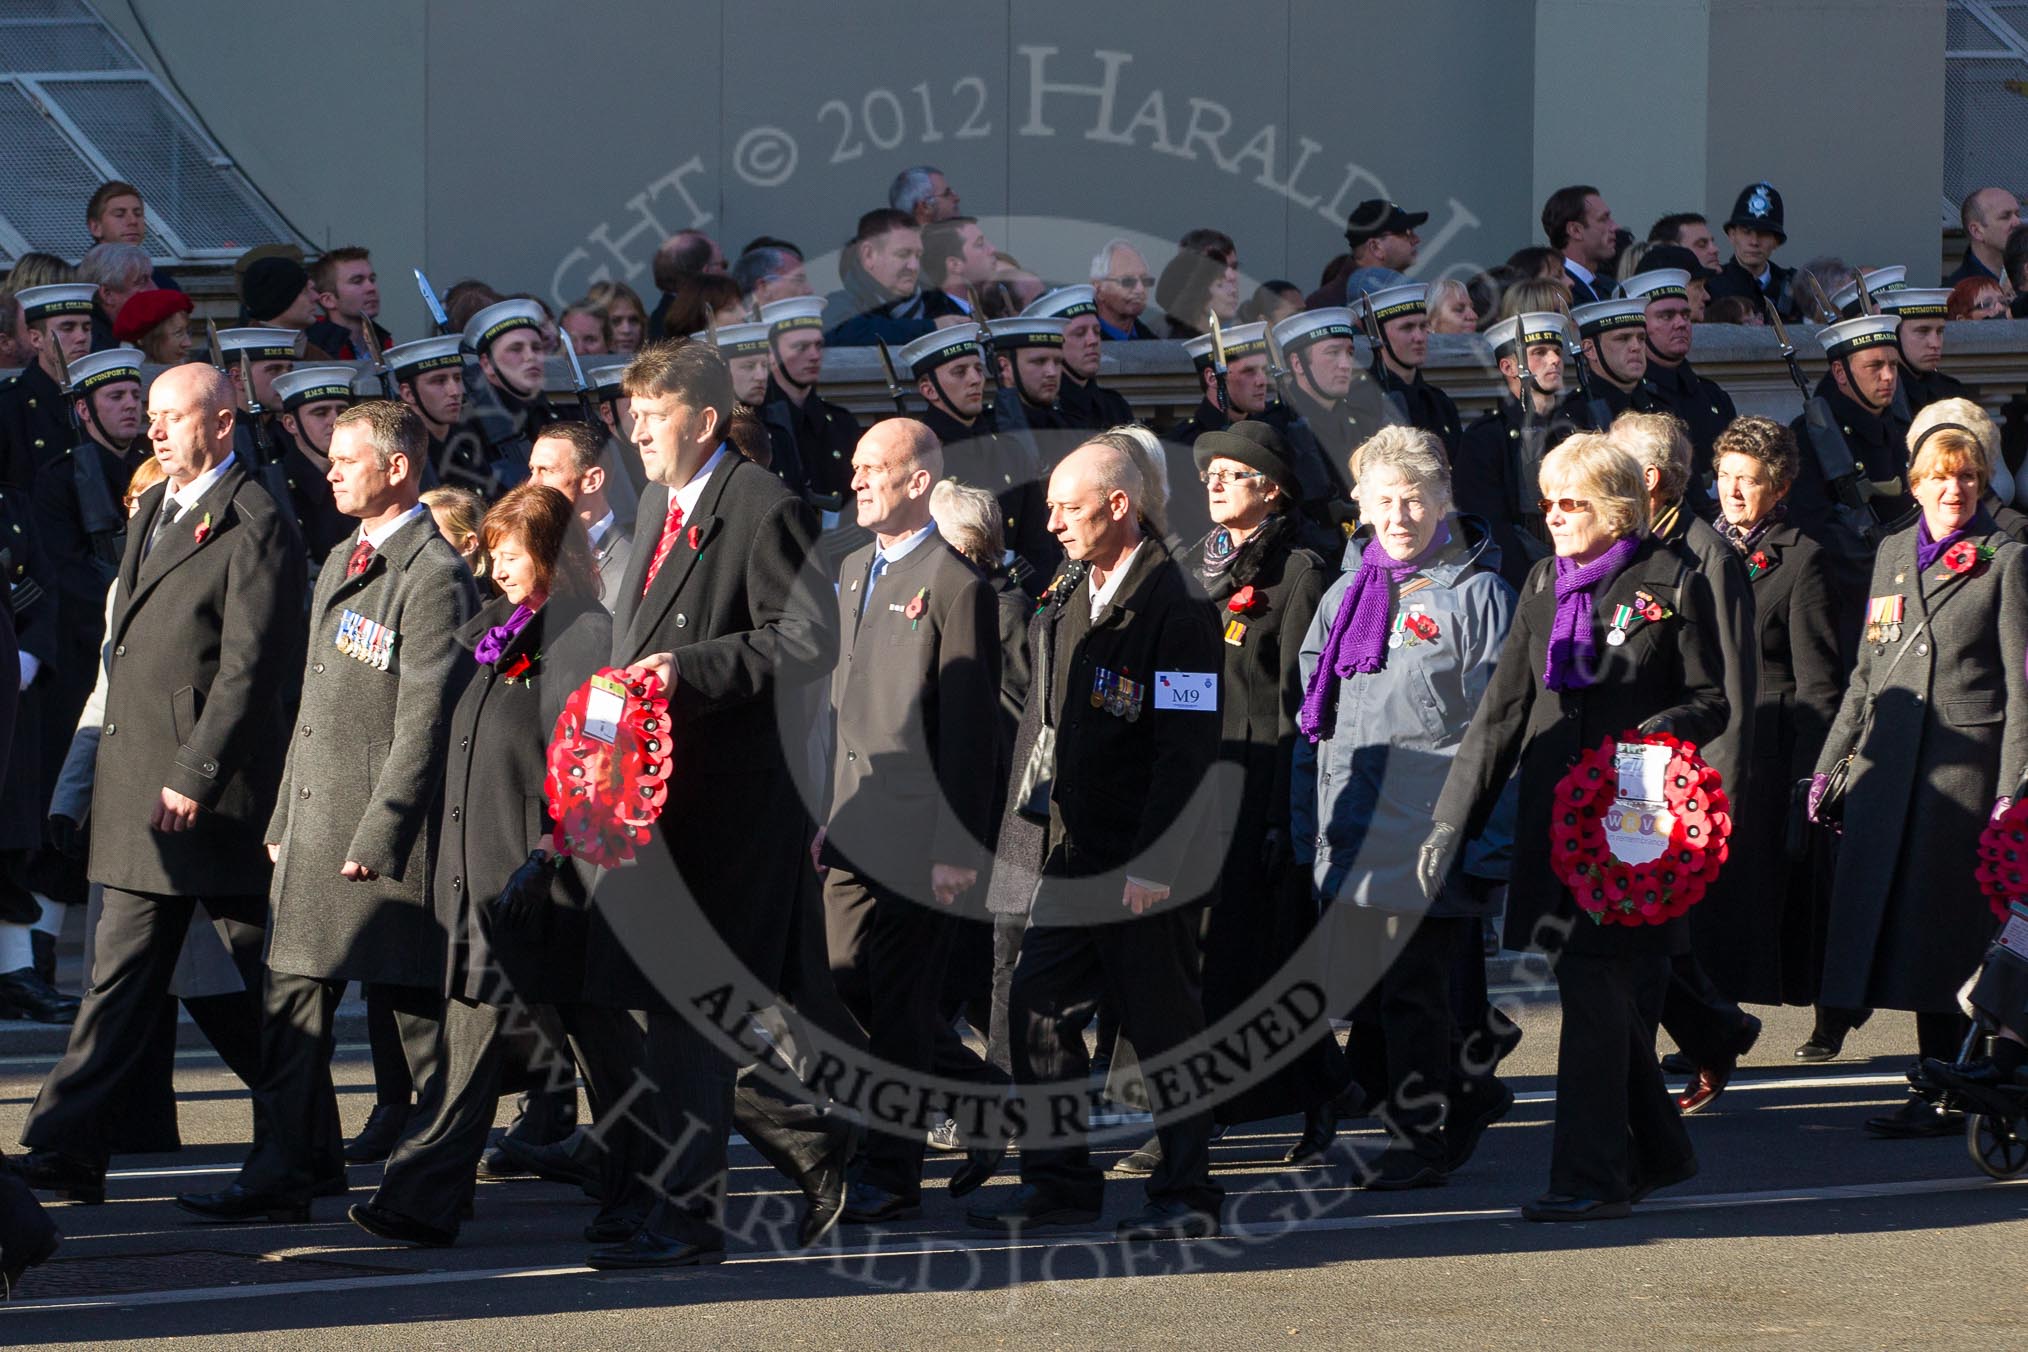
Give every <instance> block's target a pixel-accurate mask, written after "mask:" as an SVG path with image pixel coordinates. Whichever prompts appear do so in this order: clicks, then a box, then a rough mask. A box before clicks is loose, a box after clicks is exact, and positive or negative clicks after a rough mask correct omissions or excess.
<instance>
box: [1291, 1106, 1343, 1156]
mask: <svg viewBox="0 0 2028 1352" xmlns="http://www.w3.org/2000/svg"><path fill="white" fill-rule="evenodd" d="M1337 1138H1338V1115H1337V1114H1336V1113H1334V1112H1332V1111H1331V1110H1330V1109H1329V1108H1328V1107H1324V1106H1319V1107H1315V1108H1312V1109H1310V1111H1309V1112H1307V1113H1304V1114H1303V1134H1302V1135H1300V1136H1298V1137H1296V1143H1295V1144H1294V1145H1292V1146H1290V1147H1289V1149H1288V1153H1287V1154H1285V1155H1283V1156H1282V1163H1283V1164H1286V1165H1288V1166H1289V1167H1290V1168H1291V1169H1321V1168H1322V1167H1323V1166H1324V1165H1326V1164H1328V1163H1329V1162H1330V1156H1331V1142H1332V1141H1334V1140H1336V1139H1337Z"/></svg>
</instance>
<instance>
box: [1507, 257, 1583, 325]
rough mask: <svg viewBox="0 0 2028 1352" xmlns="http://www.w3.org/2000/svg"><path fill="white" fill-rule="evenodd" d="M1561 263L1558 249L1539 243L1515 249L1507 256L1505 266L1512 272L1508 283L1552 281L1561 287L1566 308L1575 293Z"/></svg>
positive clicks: (1569, 276) (1568, 306) (1567, 271)
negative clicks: (1511, 277) (1511, 278)
mask: <svg viewBox="0 0 2028 1352" xmlns="http://www.w3.org/2000/svg"><path fill="white" fill-rule="evenodd" d="M1563 263H1564V259H1563V254H1562V253H1561V252H1560V251H1559V250H1556V249H1550V248H1546V247H1544V246H1543V245H1540V244H1531V245H1529V246H1528V247H1527V248H1525V249H1516V250H1515V251H1514V252H1513V253H1511V254H1509V255H1508V256H1507V267H1508V269H1509V270H1510V271H1511V272H1512V273H1513V274H1514V275H1513V280H1512V281H1511V282H1510V283H1509V285H1516V284H1519V283H1521V282H1554V283H1555V284H1556V285H1557V286H1559V287H1561V288H1562V289H1563V308H1564V309H1566V310H1568V309H1569V308H1570V307H1571V305H1572V304H1573V299H1572V298H1573V297H1574V296H1575V295H1576V291H1575V289H1574V287H1573V286H1572V282H1571V275H1570V271H1569V269H1567V268H1566V267H1564V265H1563ZM1508 318H1512V316H1508Z"/></svg>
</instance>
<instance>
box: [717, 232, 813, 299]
mask: <svg viewBox="0 0 2028 1352" xmlns="http://www.w3.org/2000/svg"><path fill="white" fill-rule="evenodd" d="M731 276H732V280H733V281H735V282H737V283H739V290H740V294H741V295H743V296H745V297H746V301H747V305H748V307H749V308H751V309H752V310H753V312H754V313H755V314H758V313H760V308H761V307H762V306H763V305H766V304H767V303H768V302H769V301H776V300H789V299H791V298H793V297H796V296H809V295H814V294H816V293H815V292H813V291H811V290H810V277H809V274H808V273H807V272H805V271H804V270H803V256H802V255H801V254H799V253H795V252H793V251H791V250H788V249H783V248H779V247H777V246H775V245H772V244H763V245H761V246H760V247H759V248H757V249H748V250H747V251H746V252H745V253H743V254H741V255H740V256H739V261H738V262H736V263H734V264H733V265H732V274H731Z"/></svg>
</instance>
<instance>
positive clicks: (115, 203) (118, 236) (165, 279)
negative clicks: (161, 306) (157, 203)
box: [21, 179, 179, 291]
mask: <svg viewBox="0 0 2028 1352" xmlns="http://www.w3.org/2000/svg"><path fill="white" fill-rule="evenodd" d="M85 229H86V230H87V231H88V232H89V233H90V234H91V237H92V243H94V244H136V245H141V246H143V247H145V246H146V245H147V243H148V208H147V205H146V204H145V203H143V202H142V200H141V190H140V189H139V188H137V187H135V186H134V185H133V184H131V183H122V182H121V181H120V180H118V179H109V180H108V181H106V182H104V183H101V184H99V186H98V187H97V188H95V189H94V190H93V191H92V195H91V200H90V201H89V202H87V203H86V204H85ZM22 261H23V262H26V261H27V260H26V259H25V258H24V259H23V260H22ZM154 276H155V281H154V284H155V285H156V286H158V287H161V288H162V289H164V290H166V291H175V290H178V289H179V288H178V287H177V285H176V279H175V278H174V277H171V276H170V275H169V274H168V273H167V272H165V271H163V270H162V269H161V268H156V269H155V270H154ZM62 280H69V279H68V278H65V279H62ZM21 285H22V286H29V285H32V283H29V282H23V283H21Z"/></svg>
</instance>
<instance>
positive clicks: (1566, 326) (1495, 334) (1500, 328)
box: [1486, 310, 1570, 357]
mask: <svg viewBox="0 0 2028 1352" xmlns="http://www.w3.org/2000/svg"><path fill="white" fill-rule="evenodd" d="M1486 341H1487V342H1488V343H1490V344H1492V346H1493V355H1494V356H1496V357H1497V356H1499V355H1501V354H1502V353H1509V354H1511V353H1512V352H1513V351H1514V349H1515V347H1516V346H1519V347H1522V348H1530V347H1534V346H1536V345H1537V344H1538V343H1555V344H1556V345H1557V346H1559V347H1562V346H1565V345H1567V344H1568V343H1569V342H1570V320H1569V319H1568V318H1567V317H1565V316H1564V315H1561V314H1558V313H1557V312H1556V311H1554V310H1527V311H1524V312H1522V313H1521V314H1518V315H1515V316H1514V317H1513V318H1512V319H1503V320H1501V321H1500V322H1499V323H1497V324H1495V325H1493V326H1492V327H1490V328H1488V329H1487V330H1486Z"/></svg>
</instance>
